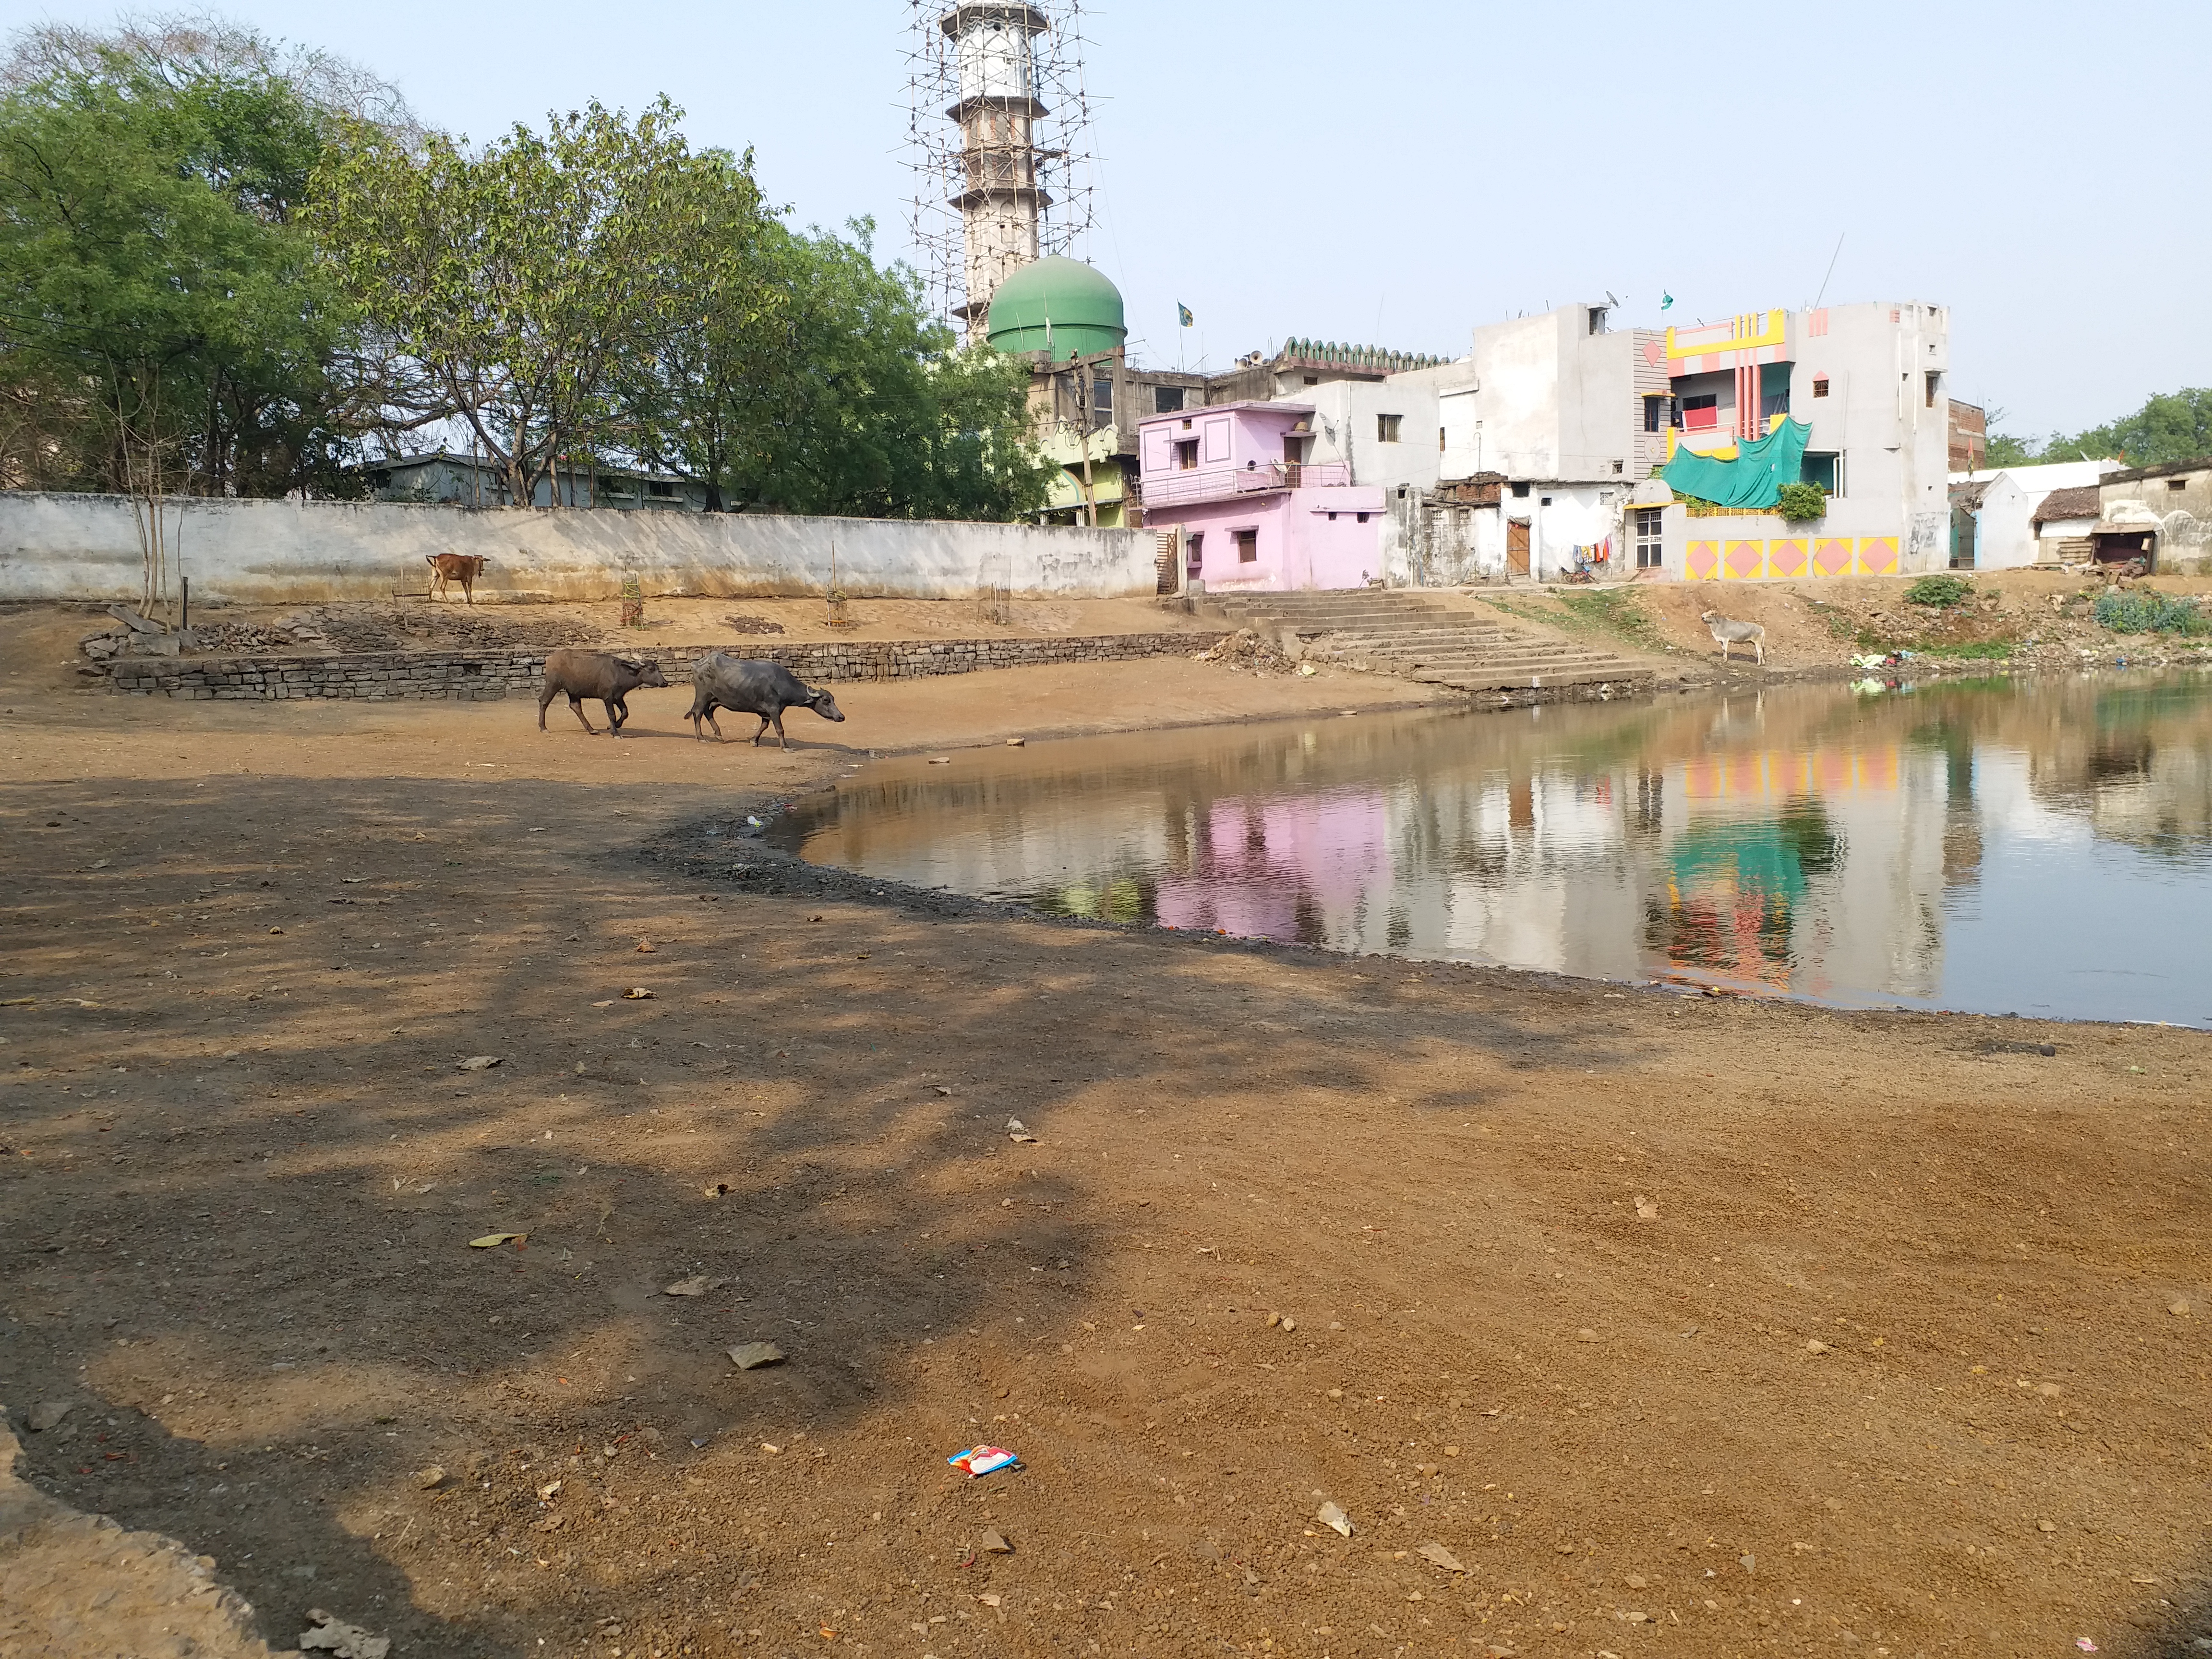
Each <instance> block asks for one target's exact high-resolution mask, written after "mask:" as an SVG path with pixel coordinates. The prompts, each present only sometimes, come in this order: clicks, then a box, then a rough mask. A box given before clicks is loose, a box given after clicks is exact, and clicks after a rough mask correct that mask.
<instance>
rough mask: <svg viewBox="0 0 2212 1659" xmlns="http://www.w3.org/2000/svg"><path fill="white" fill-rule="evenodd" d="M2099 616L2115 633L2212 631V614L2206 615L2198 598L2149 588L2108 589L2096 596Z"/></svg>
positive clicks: (2204, 632) (2196, 632)
mask: <svg viewBox="0 0 2212 1659" xmlns="http://www.w3.org/2000/svg"><path fill="white" fill-rule="evenodd" d="M2096 617H2097V620H2098V621H2099V622H2100V623H2102V624H2103V625H2104V626H2105V627H2106V628H2107V629H2111V630H2112V632H2113V633H2115V634H2207V633H2212V617H2206V616H2205V614H2204V612H2203V611H2202V610H2201V609H2200V608H2199V607H2198V606H2197V602H2196V601H2195V600H2193V599H2179V598H2176V597H2173V596H2172V595H2169V594H2165V593H2158V592H2152V591H2151V590H2150V589H2148V588H2136V589H2135V590H2134V591H2132V592H2124V591H2123V590H2121V589H2119V588H2117V587H2112V588H2107V589H2106V590H2105V592H2104V593H2103V594H2102V595H2101V596H2100V598H2099V599H2098V600H2097V605H2096Z"/></svg>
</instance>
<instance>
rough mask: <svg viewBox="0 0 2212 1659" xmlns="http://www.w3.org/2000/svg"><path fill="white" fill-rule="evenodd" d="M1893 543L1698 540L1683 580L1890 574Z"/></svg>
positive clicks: (1688, 553)
mask: <svg viewBox="0 0 2212 1659" xmlns="http://www.w3.org/2000/svg"><path fill="white" fill-rule="evenodd" d="M1897 542H1898V538H1896V537H1894V536H1776V537H1771V538H1764V539H1759V540H1752V539H1747V538H1740V537H1735V536H1727V537H1714V536H1707V537H1698V538H1692V539H1691V540H1690V541H1689V542H1688V543H1687V544H1686V545H1685V546H1684V548H1683V550H1682V576H1683V580H1686V581H1693V582H1713V581H1721V582H1755V581H1780V580H1788V579H1790V577H1793V576H1894V575H1895V574H1897Z"/></svg>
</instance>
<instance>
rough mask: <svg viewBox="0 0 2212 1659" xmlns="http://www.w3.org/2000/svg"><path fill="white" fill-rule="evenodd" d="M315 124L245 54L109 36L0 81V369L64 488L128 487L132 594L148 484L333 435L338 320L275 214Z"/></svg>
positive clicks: (279, 465)
mask: <svg viewBox="0 0 2212 1659" xmlns="http://www.w3.org/2000/svg"><path fill="white" fill-rule="evenodd" d="M324 125H325V117H324V114H323V112H319V111H317V110H316V109H315V108H314V107H313V106H312V105H310V104H309V103H308V102H307V100H305V99H304V98H303V97H301V94H299V92H298V91H297V89H296V88H294V87H292V86H291V85H289V83H288V82H285V81H283V79H282V78H281V77H277V76H270V75H269V74H267V73H264V72H263V71H261V70H258V69H255V68H252V67H251V66H248V67H246V68H244V69H239V68H236V67H233V68H231V69H227V70H221V71H220V72H218V71H216V70H205V71H203V70H200V69H198V68H195V67H192V66H189V65H167V66H162V67H161V68H155V67H149V65H148V64H146V63H144V62H143V61H140V60H139V59H138V58H134V57H133V56H131V54H130V53H127V52H123V51H120V50H103V51H100V52H89V53H88V55H85V56H84V58H83V61H74V60H63V61H59V62H58V63H49V64H46V65H44V66H43V72H42V73H30V72H26V71H25V70H24V69H23V65H22V61H21V52H20V51H19V53H18V58H17V59H16V60H15V61H14V62H13V63H11V65H10V73H9V76H7V77H6V89H5V90H4V91H0V386H4V387H5V388H6V392H7V394H8V396H7V399H6V401H7V403H8V405H9V407H10V408H12V409H14V410H19V411H22V410H28V411H30V412H32V413H33V415H35V416H39V417H40V418H37V419H33V420H31V421H29V422H27V423H26V424H25V425H24V426H22V427H21V428H19V432H21V433H26V434H27V435H30V437H31V438H32V441H34V442H35V441H39V439H40V436H41V435H45V436H52V435H54V434H55V433H56V432H57V431H58V430H66V431H67V433H68V435H69V437H70V444H69V445H68V446H67V448H68V451H69V452H70V454H71V455H72V456H73V458H74V465H75V468H76V472H77V475H78V476H76V477H75V478H73V479H70V480H64V481H66V482H74V483H77V484H79V486H80V487H82V486H85V485H90V486H94V487H104V488H107V489H117V490H120V491H122V492H125V493H127V494H129V495H131V496H132V497H133V498H134V499H136V500H137V501H139V503H140V504H141V507H140V523H141V527H142V532H143V535H144V537H145V541H146V554H147V565H146V587H145V592H144V595H143V603H144V604H145V605H146V606H147V607H149V608H151V607H152V606H153V605H155V603H156V602H157V601H161V600H162V599H166V596H167V575H168V572H167V563H168V559H167V543H168V534H169V532H167V528H166V520H165V519H164V516H163V507H162V503H163V501H165V499H166V498H167V497H169V496H171V495H175V494H179V493H184V494H192V493H206V492H228V491H230V490H233V489H237V488H239V487H240V485H241V484H246V485H250V486H255V487H259V488H263V489H272V490H276V491H281V490H282V489H289V488H293V487H295V486H297V485H298V484H300V483H302V482H304V481H305V480H304V477H303V475H304V474H308V473H313V472H315V471H319V470H323V469H324V466H325V463H326V462H327V461H328V460H329V459H330V452H331V449H332V447H334V442H335V439H334V435H333V434H332V433H331V430H330V426H331V421H330V410H329V400H328V398H326V397H325V392H326V389H327V365H328V362H329V361H330V359H331V355H332V353H333V352H334V351H335V349H336V348H337V343H338V341H339V338H340V336H341V335H342V333H343V327H344V319H343V307H341V306H340V305H339V304H337V295H336V294H335V291H334V290H333V289H331V287H330V285H329V284H328V283H325V282H323V281H321V280H320V279H319V276H318V275H317V271H316V269H315V264H314V259H313V249H312V247H311V246H310V244H309V243H308V241H307V237H306V236H305V234H303V233H302V232H301V230H300V229H299V228H298V227H297V226H296V225H295V224H294V223H292V222H291V216H292V212H293V209H294V207H295V204H296V202H297V198H298V193H299V191H301V189H302V188H303V187H304V183H305V179H306V174H307V165H305V164H303V163H304V158H306V157H308V156H311V155H313V153H315V152H316V151H317V150H318V149H319V145H320V142H321V140H320V137H319V134H320V131H322V129H323V127H324Z"/></svg>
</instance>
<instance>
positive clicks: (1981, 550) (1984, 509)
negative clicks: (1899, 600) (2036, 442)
mask: <svg viewBox="0 0 2212 1659" xmlns="http://www.w3.org/2000/svg"><path fill="white" fill-rule="evenodd" d="M2123 469H2124V463H2123V462H2120V461H2057V462H2053V463H2051V464H2050V465H2045V466H2006V467H1998V468H1996V469H1995V470H1994V471H1992V470H1990V469H1989V468H1987V467H1984V469H1983V470H1982V471H1978V472H1954V473H1953V474H1952V475H1951V479H1950V482H1951V484H1952V487H1953V495H1954V498H1960V497H1965V498H1967V499H1966V503H1965V505H1966V512H1967V513H1969V514H1970V515H1971V517H1972V532H1971V535H1972V553H1973V567H1974V568H1976V569H1977V570H2016V569H2018V568H2020V567H2021V566H2022V565H2029V564H2033V563H2034V562H2036V550H2037V540H2038V538H2037V535H2036V529H2035V515H2036V513H2038V512H2039V511H2040V510H2041V508H2042V507H2043V503H2044V499H2045V497H2046V496H2048V495H2050V494H2051V491H2052V490H2054V489H2081V488H2082V487H2084V486H2086V485H2089V484H2093V483H2098V482H2099V481H2100V480H2101V479H2103V478H2104V477H2106V475H2107V474H2109V473H2114V472H2118V471H2122V470H2123ZM1974 485H1979V486H1980V489H1978V491H1975V490H1973V489H1972V486H1974ZM1974 495H1978V501H1977V500H1972V496H1974ZM2089 516H2090V519H2091V520H2095V518H2096V514H2095V513H2091V514H2090V515H2089ZM2084 533H2086V532H2084Z"/></svg>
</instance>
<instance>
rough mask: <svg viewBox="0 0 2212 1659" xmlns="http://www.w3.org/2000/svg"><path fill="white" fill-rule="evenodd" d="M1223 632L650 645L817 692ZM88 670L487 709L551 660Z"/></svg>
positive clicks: (133, 684)
mask: <svg viewBox="0 0 2212 1659" xmlns="http://www.w3.org/2000/svg"><path fill="white" fill-rule="evenodd" d="M1222 637H1223V635H1220V634H1218V633H1189V634H1102V635H1084V636H1079V637H1069V638H1061V639H1042V640H1024V639H981V640H808V641H792V642H791V643H788V644H783V645H763V644H760V643H758V642H753V643H749V644H747V645H743V646H722V647H714V646H698V647H678V648H674V649H660V650H652V649H647V648H643V647H641V648H640V649H638V650H636V651H634V652H624V653H622V654H623V655H625V656H634V657H637V658H640V659H642V658H646V657H651V658H653V659H655V660H657V661H658V662H659V664H660V671H661V672H662V673H663V674H664V675H665V676H666V677H667V678H668V681H669V683H670V684H672V685H680V684H684V682H685V681H686V680H688V679H690V676H691V670H692V667H693V665H695V664H696V662H697V661H698V659H700V658H702V657H703V656H705V655H706V654H707V653H708V652H709V651H711V650H715V649H718V648H719V649H721V650H725V651H727V652H728V653H730V654H731V655H732V656H733V657H750V658H752V659H756V660H766V661H769V662H779V663H781V664H782V665H784V666H785V667H786V668H788V669H789V670H790V671H792V672H793V673H794V674H796V675H798V676H799V678H801V679H803V680H806V681H808V682H810V683H826V682H833V681H838V680H908V679H917V678H921V677H923V676H926V675H930V674H968V673H973V672H975V671H976V670H978V669H984V668H1021V667H1028V666H1030V665H1036V664H1042V663H1066V662H1120V661H1126V660H1127V659H1132V658H1137V657H1173V656H1187V655H1190V654H1192V653H1196V652H1200V651H1204V650H1206V649H1207V648H1208V647H1211V646H1212V645H1213V644H1214V643H1215V642H1216V641H1218V640H1220V639H1221V638H1222ZM85 671H87V672H93V673H101V672H104V673H106V675H107V676H108V677H109V679H110V683H111V684H112V686H113V688H114V689H115V690H118V691H135V692H140V693H145V694H155V693H158V694H160V695H161V696H171V697H185V698H219V699H229V700H233V701H241V702H273V701H277V700H282V699H287V698H293V697H360V698H368V699H371V700H392V699H399V698H448V699H453V700H456V701H459V702H488V701H491V700H493V699H496V698H500V697H504V696H508V695H510V694H513V693H520V694H523V695H526V696H530V695H535V693H536V692H537V690H538V686H539V685H540V684H541V683H542V682H543V680H544V672H545V653H544V652H542V651H526V650H516V651H377V652H364V653H357V654H353V655H344V656H291V657H285V656H255V657H197V658H195V657H183V658H176V657H171V658H160V659H144V658H124V659H118V660H115V661H113V662H110V663H107V664H106V665H99V666H94V665H87V668H86V670H85Z"/></svg>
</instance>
